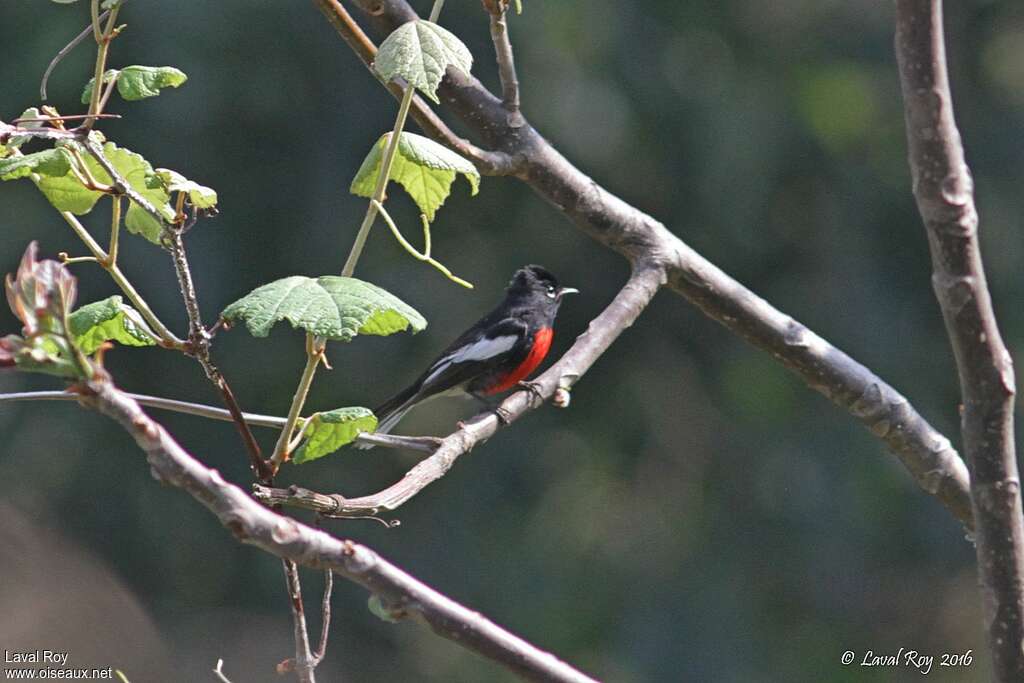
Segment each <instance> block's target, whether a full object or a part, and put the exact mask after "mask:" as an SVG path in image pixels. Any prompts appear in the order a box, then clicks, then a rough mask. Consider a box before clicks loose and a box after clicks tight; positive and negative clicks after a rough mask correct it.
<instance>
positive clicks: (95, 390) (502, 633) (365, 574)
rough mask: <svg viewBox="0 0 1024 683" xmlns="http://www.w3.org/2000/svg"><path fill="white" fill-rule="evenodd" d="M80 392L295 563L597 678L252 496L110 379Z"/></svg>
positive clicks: (157, 460)
mask: <svg viewBox="0 0 1024 683" xmlns="http://www.w3.org/2000/svg"><path fill="white" fill-rule="evenodd" d="M81 388H82V390H83V392H84V393H83V396H82V400H83V401H84V402H85V403H86V404H87V405H90V406H92V407H94V408H96V409H97V410H99V411H100V412H102V413H104V414H105V415H108V416H109V417H111V418H112V419H114V420H115V421H117V423H118V424H120V425H121V426H122V427H123V428H124V429H125V430H126V431H127V432H128V433H129V434H130V435H131V436H132V437H133V438H134V439H135V441H136V443H137V444H138V445H139V447H140V448H142V450H143V451H144V452H145V453H146V456H147V460H148V461H149V464H150V466H151V467H152V469H153V472H154V473H155V474H156V475H157V476H159V477H160V479H161V481H163V482H165V483H167V484H169V485H172V486H176V487H178V488H181V489H184V490H185V491H186V492H188V493H189V494H190V495H192V496H193V497H194V498H195V499H196V501H198V502H199V503H201V504H202V505H203V506H205V507H206V508H208V509H209V510H210V511H211V512H212V513H213V514H215V515H216V516H217V518H218V519H219V520H220V522H221V524H223V525H224V526H225V527H226V528H227V529H229V530H230V531H231V532H232V533H233V534H234V535H235V536H236V537H237V538H238V539H239V540H240V541H242V542H244V543H250V544H252V545H255V546H257V547H259V548H262V549H263V550H265V551H267V552H269V553H271V554H273V555H277V556H278V557H281V558H287V559H290V560H292V561H294V562H296V563H298V564H301V565H304V566H307V567H312V568H317V569H331V570H333V571H334V572H335V573H336V574H338V575H340V576H342V577H344V578H346V579H348V580H350V581H353V582H355V583H357V584H359V585H361V586H363V587H365V588H366V589H367V590H369V591H371V592H372V593H375V594H377V595H379V596H381V599H382V600H384V601H385V602H386V603H387V604H389V605H395V606H398V607H400V608H401V609H400V611H399V610H395V614H396V615H401V616H413V617H418V618H419V619H420V620H422V621H424V622H426V623H427V624H428V625H429V626H430V627H431V628H432V629H433V630H434V632H435V633H437V634H439V635H441V636H443V637H445V638H448V639H450V640H452V641H453V642H455V643H457V644H458V645H460V646H462V647H466V648H468V649H470V650H473V651H474V652H477V653H479V654H481V655H483V656H484V657H487V658H488V659H491V660H493V661H495V662H498V663H499V664H501V665H503V666H505V667H508V668H509V669H510V670H512V671H513V672H515V673H517V674H519V675H520V676H523V677H524V678H527V679H530V680H537V681H553V682H557V683H594V680H593V679H592V678H590V677H588V676H586V675H585V674H583V673H580V672H579V671H577V670H576V669H574V668H572V667H571V666H569V665H568V664H566V663H565V662H563V661H561V660H559V659H558V658H557V657H555V656H554V655H552V654H550V653H548V652H544V651H543V650H540V649H539V648H537V647H535V646H534V645H531V644H530V643H528V642H526V641H524V640H522V639H521V638H518V637H517V636H515V635H513V634H512V633H509V632H508V631H506V630H504V629H502V628H501V627H499V626H497V625H495V624H494V623H493V622H491V621H490V620H489V619H487V618H486V617H484V616H483V615H481V614H480V613H479V612H475V611H473V610H470V609H467V608H466V607H463V606H462V605H460V604H458V603H457V602H455V601H454V600H452V599H451V598H448V597H446V596H444V595H442V594H441V593H438V592H437V591H435V590H434V589H432V588H430V587H428V586H426V585H424V584H423V583H421V582H420V581H418V580H416V579H415V578H413V577H412V576H410V575H409V574H407V573H405V572H404V571H402V570H401V569H399V568H398V567H396V566H395V565H393V564H391V563H390V562H388V561H387V560H385V559H384V558H383V557H381V556H380V555H378V554H377V553H375V552H373V551H372V550H370V549H369V548H367V547H365V546H362V545H359V544H357V543H353V542H352V541H341V540H338V539H335V538H333V537H331V536H329V535H327V534H325V533H323V532H322V531H318V530H316V529H312V528H310V527H308V526H305V525H303V524H301V523H299V522H297V521H295V520H293V519H290V518H288V517H283V516H281V515H279V514H277V513H275V512H273V511H271V510H269V509H267V508H266V507H264V506H263V505H261V504H260V503H258V502H256V501H254V500H252V498H251V497H249V496H248V495H247V494H246V493H245V491H243V490H241V489H240V488H238V487H237V486H234V485H233V484H229V483H228V482H226V481H224V479H223V477H221V476H220V474H219V473H217V472H216V471H215V470H211V469H209V468H207V467H206V466H204V465H203V464H202V463H200V462H199V461H198V460H196V459H195V458H193V457H192V456H191V455H189V454H188V453H187V452H185V450H184V449H182V448H181V446H180V445H178V443H177V442H176V441H175V440H174V439H173V438H172V437H171V436H170V435H169V434H168V433H167V432H166V431H165V430H164V429H163V428H162V427H161V426H160V425H159V424H157V423H156V422H154V421H153V420H152V419H150V418H149V416H147V415H146V414H145V413H144V412H143V411H142V409H141V408H140V407H139V405H138V404H137V403H136V402H134V401H132V400H131V399H130V398H129V397H128V396H126V395H125V394H124V393H122V392H121V391H119V390H118V389H117V388H116V387H115V386H113V385H112V384H111V383H110V382H109V381H94V382H90V383H89V384H88V385H86V386H83V387H81Z"/></svg>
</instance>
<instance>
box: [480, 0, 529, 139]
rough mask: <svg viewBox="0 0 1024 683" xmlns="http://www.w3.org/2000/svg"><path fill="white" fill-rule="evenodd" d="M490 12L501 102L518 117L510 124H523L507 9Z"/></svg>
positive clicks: (510, 121) (510, 112)
mask: <svg viewBox="0 0 1024 683" xmlns="http://www.w3.org/2000/svg"><path fill="white" fill-rule="evenodd" d="M488 14H489V16H490V21H491V41H493V42H494V56H495V59H496V60H497V62H498V78H499V79H500V80H501V103H502V105H504V107H505V109H508V111H509V114H510V115H511V116H513V117H515V118H516V121H515V122H513V121H512V120H511V119H510V120H509V125H510V126H514V125H522V116H520V115H519V78H518V77H517V76H516V63H515V59H514V57H513V56H512V41H511V40H510V39H509V36H508V21H507V20H506V18H507V11H506V10H505V9H503V8H502V9H501V10H500V12H498V13H497V14H493V13H490V12H489V13H488Z"/></svg>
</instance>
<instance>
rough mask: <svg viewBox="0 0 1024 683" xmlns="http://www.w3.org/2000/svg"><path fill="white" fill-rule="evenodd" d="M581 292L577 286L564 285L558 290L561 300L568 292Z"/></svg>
mask: <svg viewBox="0 0 1024 683" xmlns="http://www.w3.org/2000/svg"><path fill="white" fill-rule="evenodd" d="M579 293H580V290H578V289H576V288H575V287H562V288H561V289H560V290H558V298H559V300H561V298H562V297H563V296H565V295H566V294H579Z"/></svg>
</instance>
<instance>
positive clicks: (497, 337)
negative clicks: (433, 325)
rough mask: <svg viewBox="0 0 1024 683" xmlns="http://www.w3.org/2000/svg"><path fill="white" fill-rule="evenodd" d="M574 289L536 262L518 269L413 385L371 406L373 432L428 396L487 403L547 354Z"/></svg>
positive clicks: (387, 426) (387, 427)
mask: <svg viewBox="0 0 1024 683" xmlns="http://www.w3.org/2000/svg"><path fill="white" fill-rule="evenodd" d="M578 291H579V290H577V289H574V288H572V287H561V286H559V284H558V280H556V279H555V276H554V275H552V274H551V273H549V272H548V271H547V270H545V269H544V268H542V267H540V266H525V267H524V268H521V269H519V270H517V271H516V273H515V275H513V276H512V280H511V281H510V282H509V284H508V289H507V290H506V292H505V300H504V301H502V302H501V303H500V304H498V307H497V308H495V309H494V310H493V311H491V312H490V313H488V314H487V315H485V316H484V317H483V318H481V319H480V320H479V321H477V323H476V324H475V325H473V326H472V327H470V328H469V329H468V330H466V331H465V332H464V333H463V334H462V336H460V337H459V338H458V339H456V340H455V341H454V342H452V344H451V345H450V346H449V347H448V348H447V349H445V350H444V352H442V353H441V355H440V356H438V358H437V360H435V361H434V362H433V363H431V364H430V367H428V368H427V370H426V372H424V373H423V374H422V375H420V377H419V379H417V380H416V381H415V382H413V383H412V386H410V387H409V388H408V389H406V390H405V391H402V392H401V393H399V394H397V395H396V396H394V397H392V398H391V399H390V400H388V401H385V402H384V404H383V405H381V406H380V407H378V408H377V409H376V410H374V411H373V412H374V414H375V415H376V416H377V419H378V420H379V422H378V424H377V430H376V431H377V433H378V434H387V433H388V432H390V431H391V430H392V429H393V428H394V426H395V425H396V424H398V421H399V420H401V419H402V417H403V416H404V415H405V414H406V413H407V412H409V410H410V409H412V408H413V407H414V406H416V405H418V404H420V403H423V402H424V401H426V400H428V399H431V398H435V397H437V396H442V395H449V396H450V395H456V394H460V393H462V394H468V395H470V396H472V397H474V398H477V399H479V400H481V401H483V402H485V403H487V402H488V397H491V396H493V395H494V394H498V393H501V392H502V391H506V390H508V389H511V388H513V387H515V386H516V385H517V384H519V382H521V381H522V380H524V379H526V377H527V376H528V375H529V374H530V373H531V372H533V371H534V370H536V369H537V366H538V365H540V364H541V361H543V360H544V357H545V356H546V355H547V354H548V350H549V349H550V348H551V339H552V337H553V336H554V330H553V325H554V322H555V315H556V314H557V313H558V306H559V305H560V304H561V303H562V297H563V296H565V295H566V294H574V293H577V292H578ZM359 447H360V448H372V446H359Z"/></svg>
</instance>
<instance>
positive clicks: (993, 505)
mask: <svg viewBox="0 0 1024 683" xmlns="http://www.w3.org/2000/svg"><path fill="white" fill-rule="evenodd" d="M896 56H897V58H898V61H899V67H900V83H901V86H902V89H903V100H904V111H905V114H906V126H907V141H908V146H909V149H910V154H909V158H910V167H911V171H912V175H913V188H914V196H915V197H916V198H917V206H918V209H919V211H920V213H921V217H922V218H923V219H924V224H925V227H926V229H927V234H928V244H929V247H930V251H931V257H932V270H933V275H932V285H933V287H934V289H935V295H936V298H938V300H939V305H940V307H941V309H942V315H943V318H944V319H945V322H946V332H947V334H948V335H949V339H950V342H951V344H952V346H953V353H954V356H955V357H956V365H957V370H958V371H959V375H960V393H961V396H962V397H963V413H962V418H961V432H962V434H963V443H964V452H965V454H966V456H967V463H968V467H969V468H970V472H971V500H972V503H973V511H974V521H975V547H976V552H977V556H978V574H979V583H980V586H981V593H982V604H983V606H984V610H985V625H986V631H987V634H986V635H987V636H988V644H989V649H990V650H991V652H992V669H993V676H994V677H993V680H995V681H1000V682H1001V683H1011V682H1012V681H1022V680H1024V648H1022V643H1024V517H1022V506H1021V495H1020V477H1019V474H1018V471H1017V454H1016V449H1015V446H1014V427H1013V403H1014V395H1015V394H1016V388H1015V380H1014V373H1013V361H1012V359H1011V358H1010V354H1009V352H1008V351H1007V349H1006V345H1005V344H1004V343H1003V340H1002V337H1001V335H1000V333H999V326H998V325H997V323H996V317H995V312H994V311H993V309H992V300H991V297H990V296H989V291H988V284H987V282H986V280H985V270H984V267H983V266H982V261H981V248H980V245H979V243H978V214H977V212H976V210H975V207H974V184H973V182H972V180H971V173H970V170H969V169H968V168H967V162H966V160H965V158H964V149H963V145H962V144H961V141H960V132H959V130H957V126H956V121H955V119H954V115H953V97H952V94H951V93H950V89H949V75H948V73H947V70H946V48H945V40H944V37H943V28H942V2H941V0H897V2H896Z"/></svg>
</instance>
